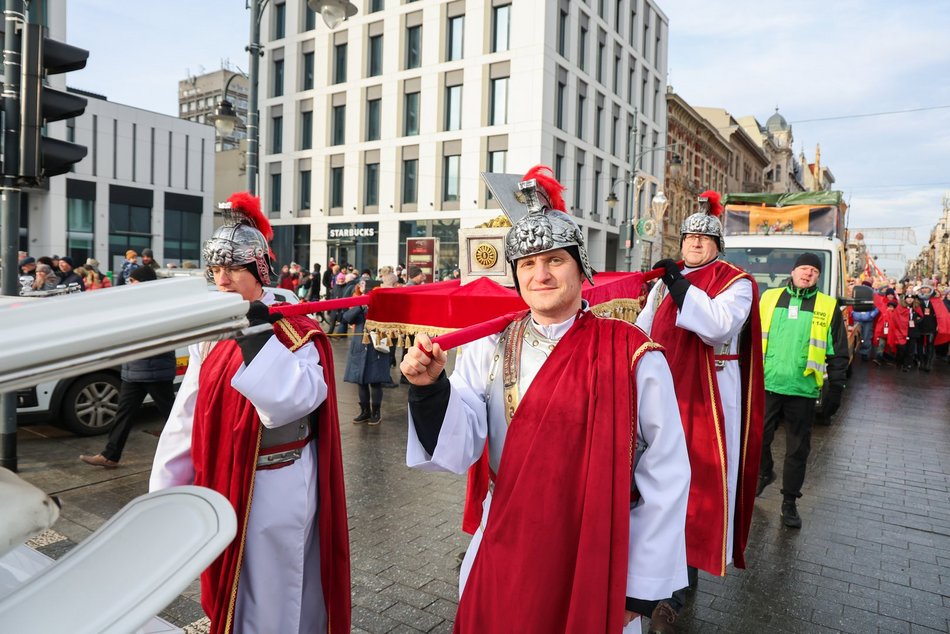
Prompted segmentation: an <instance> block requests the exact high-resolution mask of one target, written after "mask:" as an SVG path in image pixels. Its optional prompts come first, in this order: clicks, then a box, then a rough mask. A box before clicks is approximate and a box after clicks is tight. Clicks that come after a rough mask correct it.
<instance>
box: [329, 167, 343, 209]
mask: <svg viewBox="0 0 950 634" xmlns="http://www.w3.org/2000/svg"><path fill="white" fill-rule="evenodd" d="M330 206H331V207H342V206H343V168H342V167H333V168H330Z"/></svg>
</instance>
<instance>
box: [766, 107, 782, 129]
mask: <svg viewBox="0 0 950 634" xmlns="http://www.w3.org/2000/svg"><path fill="white" fill-rule="evenodd" d="M765 128H766V129H767V130H768V131H769V132H784V131H785V130H788V121H786V120H785V117H783V116H782V115H780V114H779V113H778V108H776V109H775V114H773V115H772V116H771V117H769V119H768V121H766V122H765Z"/></svg>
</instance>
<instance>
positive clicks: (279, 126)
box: [270, 117, 284, 154]
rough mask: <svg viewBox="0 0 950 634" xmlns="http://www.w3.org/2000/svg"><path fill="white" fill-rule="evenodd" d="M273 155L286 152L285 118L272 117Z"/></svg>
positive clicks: (271, 149)
mask: <svg viewBox="0 0 950 634" xmlns="http://www.w3.org/2000/svg"><path fill="white" fill-rule="evenodd" d="M270 131H271V148H270V151H271V154H280V153H281V152H283V151H284V118H283V117H271V120H270Z"/></svg>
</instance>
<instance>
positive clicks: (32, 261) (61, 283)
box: [18, 249, 161, 295]
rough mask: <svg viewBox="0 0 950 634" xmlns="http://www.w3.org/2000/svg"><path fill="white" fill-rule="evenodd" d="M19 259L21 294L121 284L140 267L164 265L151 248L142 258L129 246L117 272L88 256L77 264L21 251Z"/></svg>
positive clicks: (127, 280)
mask: <svg viewBox="0 0 950 634" xmlns="http://www.w3.org/2000/svg"><path fill="white" fill-rule="evenodd" d="M18 258H19V262H18V264H19V279H20V294H21V295H27V294H31V293H35V292H37V291H57V290H64V291H78V292H83V291H94V290H97V289H100V288H109V287H111V286H122V285H123V284H128V283H129V276H130V275H131V274H132V272H133V271H134V270H135V269H137V268H139V267H140V266H147V267H149V268H152V269H153V270H154V269H159V268H161V265H160V264H159V263H158V262H156V261H155V258H154V254H153V252H152V250H151V249H142V256H141V259H140V258H139V254H138V253H137V252H136V251H135V250H133V249H129V250H128V251H126V252H125V260H123V262H122V266H121V267H120V268H119V270H118V271H115V272H113V271H106V272H103V271H102V270H101V269H100V265H99V260H97V259H95V258H86V261H85V262H84V263H83V264H82V265H81V266H76V263H75V262H74V261H73V259H72V258H71V257H69V256H67V255H64V256H59V255H52V256H46V255H43V256H40V257H33V256H31V255H29V254H28V253H27V252H26V251H20V252H19V255H18Z"/></svg>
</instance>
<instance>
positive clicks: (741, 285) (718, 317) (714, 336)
mask: <svg viewBox="0 0 950 634" xmlns="http://www.w3.org/2000/svg"><path fill="white" fill-rule="evenodd" d="M710 264H711V263H710ZM706 266H709V264H704V265H703V266H700V267H696V268H689V267H686V268H684V269H683V271H682V272H683V275H686V274H687V273H689V272H691V271H697V270H699V269H701V268H705V267H706ZM661 289H662V290H663V291H664V292H665V291H666V286H665V285H663V283H662V282H661V283H658V284H657V285H656V286H654V287H653V289H652V290H651V291H650V294H649V295H648V296H647V302H646V305H645V306H644V307H643V311H642V312H641V313H640V315H639V316H638V317H637V325H638V326H640V328H642V329H643V330H644V332H646V333H647V334H650V332H651V331H652V329H653V315H654V314H655V313H656V298H657V293H659V292H660V290H661ZM751 307H752V283H751V282H750V281H749V280H746V279H742V280H739V281H737V282H736V283H734V284H732V285H731V286H730V287H729V288H727V289H725V290H724V291H722V292H721V293H719V295H717V296H716V297H713V298H710V297H709V295H707V294H706V293H705V292H703V291H702V290H700V289H698V288H696V287H695V286H690V287H689V289H688V290H687V291H686V298H685V299H684V300H683V308H682V309H677V311H676V325H677V327H679V328H683V329H684V330H689V331H691V332H694V333H696V334H697V335H698V336H699V338H700V339H702V340H703V342H705V343H706V344H707V345H710V346H713V349H714V350H715V352H716V354H737V352H738V350H739V348H738V346H739V335H740V334H741V332H742V327H743V326H744V325H745V323H746V321H747V320H748V318H749V310H750V309H751ZM724 344H728V349H727V351H726V352H724V353H721V352H720V348H721V347H722V346H723V345H724ZM667 354H669V352H667ZM669 361H670V362H671V363H676V362H677V359H675V358H672V357H671V358H670V359H669ZM716 380H717V383H718V384H719V396H720V398H721V399H722V411H723V416H724V417H725V429H724V431H725V435H726V482H727V488H728V493H729V498H728V500H729V512H728V518H729V524H728V526H727V527H726V543H727V544H732V536H733V530H734V528H735V517H734V516H735V511H736V487H737V483H738V478H739V448H740V447H739V438H740V436H741V432H742V377H741V375H740V373H739V362H738V361H726V362H725V367H724V368H723V369H722V370H719V371H717V372H716ZM731 563H732V548H731V547H730V548H727V549H726V564H727V565H728V564H731Z"/></svg>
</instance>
